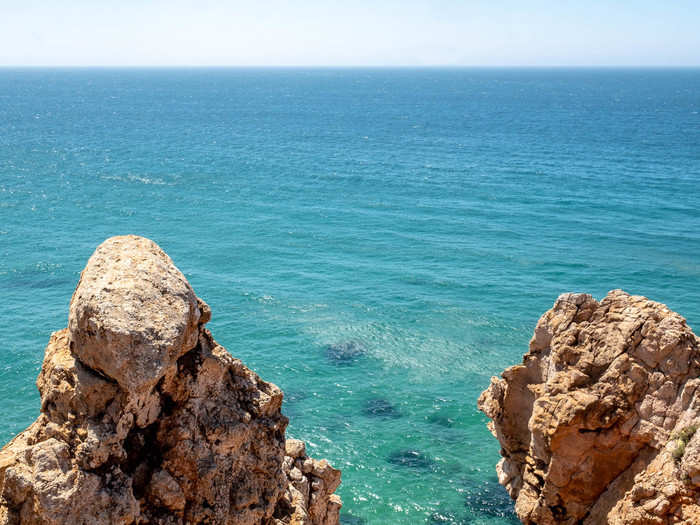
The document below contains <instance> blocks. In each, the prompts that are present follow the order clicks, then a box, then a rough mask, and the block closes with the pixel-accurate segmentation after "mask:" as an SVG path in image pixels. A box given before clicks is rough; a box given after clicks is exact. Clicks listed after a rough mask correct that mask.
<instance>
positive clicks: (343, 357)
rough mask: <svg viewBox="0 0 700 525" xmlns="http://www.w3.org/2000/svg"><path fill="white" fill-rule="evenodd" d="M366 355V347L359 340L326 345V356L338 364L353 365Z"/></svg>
mask: <svg viewBox="0 0 700 525" xmlns="http://www.w3.org/2000/svg"><path fill="white" fill-rule="evenodd" d="M364 355H365V349H364V347H363V346H362V345H361V344H360V343H358V342H357V341H345V342H343V343H335V344H332V345H328V346H326V357H327V358H328V359H329V360H330V361H332V362H334V363H335V364H337V365H351V364H352V363H354V362H355V361H357V360H358V359H360V358H361V357H362V356H364Z"/></svg>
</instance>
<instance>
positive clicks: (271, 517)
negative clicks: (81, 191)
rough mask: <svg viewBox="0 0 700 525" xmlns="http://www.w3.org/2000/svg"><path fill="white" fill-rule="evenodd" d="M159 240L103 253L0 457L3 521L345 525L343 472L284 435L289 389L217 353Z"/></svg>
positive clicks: (204, 313) (123, 242)
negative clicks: (31, 414) (20, 426)
mask: <svg viewBox="0 0 700 525" xmlns="http://www.w3.org/2000/svg"><path fill="white" fill-rule="evenodd" d="M210 318H211V311H210V310H209V307H208V306H207V305H206V303H204V302H203V301H202V300H201V299H199V298H197V296H196V295H195V293H194V291H193V290H192V288H191V286H190V285H189V283H188V282H187V280H186V279H185V277H184V276H183V275H182V273H181V272H180V271H179V270H178V269H177V268H176V267H175V266H174V264H173V263H172V261H171V260H170V258H169V257H168V256H167V255H166V254H165V253H164V252H163V251H162V250H161V249H160V248H159V247H158V246H157V245H156V244H155V243H153V242H152V241H150V240H148V239H144V238H142V237H136V236H124V237H113V238H111V239H108V240H107V241H105V242H104V243H103V244H101V245H100V246H99V247H98V248H97V250H96V252H95V254H93V256H92V257H91V258H90V260H89V261H88V264H87V266H86V268H85V270H83V273H82V274H81V279H80V282H79V284H78V287H77V288H76V291H75V293H74V294H73V297H72V299H71V305H70V312H69V322H68V328H67V329H64V330H61V331H58V332H55V333H54V334H53V335H52V336H51V339H50V341H49V344H48V346H47V348H46V352H45V357H44V363H43V365H42V369H41V372H40V374H39V377H38V379H37V386H38V388H39V392H40V394H41V412H40V414H39V417H38V418H37V420H36V421H35V422H34V423H33V424H32V425H31V426H30V427H29V428H27V429H26V430H25V431H23V432H22V433H20V434H19V435H18V436H16V437H15V438H14V439H13V440H12V441H11V442H10V443H8V444H7V445H6V446H5V447H4V448H3V449H2V451H0V524H2V525H10V524H13V525H14V524H40V523H41V524H65V525H68V524H70V525H80V524H85V525H87V524H100V523H103V524H124V525H127V524H145V523H152V524H163V525H165V524H200V523H201V524H231V525H233V524H241V525H243V524H245V525H253V524H255V525H258V524H259V525H291V524H294V525H337V524H338V521H339V517H338V516H339V510H340V506H341V502H340V499H339V498H338V496H336V495H335V494H334V491H335V489H336V488H337V487H338V485H339V483H340V472H339V471H337V470H335V469H333V468H332V467H331V466H330V465H328V463H327V462H326V461H325V460H322V461H317V460H313V459H311V458H308V457H307V456H306V453H305V449H304V446H303V442H299V441H297V440H286V439H285V429H286V426H287V419H286V418H285V417H284V416H283V415H282V413H281V405H282V397H283V394H282V391H281V390H280V389H279V388H277V387H276V386H275V385H273V384H272V383H268V382H265V381H263V380H262V379H260V377H258V376H257V375H256V374H255V373H254V372H252V371H251V370H249V369H248V368H246V367H245V366H244V365H243V363H241V361H239V360H238V359H235V358H234V357H232V356H231V355H230V354H229V353H228V352H227V351H226V350H225V349H224V348H223V347H221V346H220V345H218V344H217V343H216V341H215V340H214V338H213V337H212V335H211V333H210V332H209V330H207V329H206V328H205V324H206V323H207V322H208V321H209V319H210Z"/></svg>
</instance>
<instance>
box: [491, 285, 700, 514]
mask: <svg viewBox="0 0 700 525" xmlns="http://www.w3.org/2000/svg"><path fill="white" fill-rule="evenodd" d="M478 405H479V408H480V409H481V410H482V411H483V412H484V413H485V414H486V415H487V416H488V417H489V418H491V420H492V421H491V422H489V428H490V429H491V431H492V433H493V434H494V435H495V436H496V438H497V439H498V440H499V442H500V444H501V454H502V456H503V458H502V459H501V461H500V462H499V463H498V465H497V473H498V479H499V482H500V483H501V484H502V485H504V486H505V487H506V489H507V490H508V492H509V494H510V495H511V497H512V498H513V499H515V510H516V512H517V514H518V516H519V518H520V519H521V520H522V521H523V523H526V524H538V525H550V524H571V525H573V524H585V525H594V524H606V523H607V524H619V525H622V524H624V525H633V524H635V525H642V524H645V525H646V524H658V525H662V524H671V523H684V524H688V525H690V524H698V523H700V431H698V432H696V430H697V429H698V423H700V417H699V416H700V340H699V339H698V338H697V337H696V336H695V334H693V332H692V331H691V330H690V328H689V327H688V326H687V324H686V321H685V319H683V318H682V317H681V316H680V315H678V314H676V313H674V312H672V311H670V310H669V309H668V308H667V307H666V306H665V305H663V304H660V303H656V302H653V301H650V300H648V299H646V298H644V297H640V296H631V295H628V294H626V293H625V292H622V291H620V290H615V291H612V292H610V293H609V294H608V295H607V296H606V297H605V298H604V299H603V300H602V301H600V302H597V301H595V300H594V299H593V298H592V297H591V296H590V295H585V294H564V295H562V296H561V297H559V299H558V300H557V301H556V303H555V304H554V307H553V308H552V309H551V310H549V311H548V312H546V313H545V314H544V315H543V316H542V317H541V318H540V320H539V322H538V323H537V327H536V329H535V334H534V336H533V338H532V340H531V341H530V348H529V352H528V353H527V354H526V355H525V357H524V359H523V363H522V364H520V365H516V366H512V367H510V368H508V369H507V370H505V371H504V372H503V374H502V377H501V378H493V379H492V380H491V385H490V386H489V388H488V389H487V390H486V391H484V392H483V393H482V395H481V397H480V398H479V402H478Z"/></svg>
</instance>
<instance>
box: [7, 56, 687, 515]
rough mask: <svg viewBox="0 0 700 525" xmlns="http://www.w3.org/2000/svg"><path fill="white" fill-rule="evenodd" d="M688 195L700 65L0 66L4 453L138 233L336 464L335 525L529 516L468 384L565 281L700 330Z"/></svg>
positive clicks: (476, 381) (511, 344) (511, 355)
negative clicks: (501, 471) (93, 279)
mask: <svg viewBox="0 0 700 525" xmlns="http://www.w3.org/2000/svg"><path fill="white" fill-rule="evenodd" d="M699 184H700V69H438V68H436V69H400V68H399V69H0V297H1V298H2V304H4V310H3V311H4V312H5V313H4V314H3V316H2V317H3V319H2V323H1V324H0V339H1V340H2V342H3V343H2V346H1V347H0V403H1V405H2V412H1V413H2V418H0V441H1V442H2V443H5V442H7V441H9V440H10V439H11V438H12V437H13V436H14V435H15V434H16V433H18V432H20V431H21V430H22V429H24V428H25V427H26V426H27V425H28V424H30V423H31V422H32V421H33V420H34V419H35V417H36V416H37V414H38V411H39V397H38V393H37V390H36V387H35V384H34V381H35V379H36V376H37V374H38V372H39V370H40V366H41V361H42V357H43V352H44V347H45V345H46V343H47V342H48V338H49V335H50V333H51V332H52V331H55V330H59V329H61V328H63V327H64V326H66V324H67V312H68V303H69V301H70V297H71V294H72V292H73V289H74V288H75V286H76V284H77V281H78V276H79V273H80V271H81V269H82V268H83V267H84V265H85V263H86V261H87V258H88V257H89V256H90V254H91V253H92V252H93V250H94V249H95V247H96V246H97V245H98V244H99V243H100V242H102V241H103V240H104V239H105V238H107V237H109V236H112V235H117V234H127V233H134V234H139V235H143V236H146V237H149V238H151V239H153V240H154V241H156V242H157V243H158V244H159V245H160V246H161V247H162V248H163V249H164V250H165V251H166V252H167V253H168V254H169V255H170V256H171V257H172V258H173V260H174V262H175V264H176V265H177V266H178V267H179V268H180V269H181V270H182V271H183V272H184V274H185V275H186V277H187V278H188V279H189V281H190V283H191V284H192V286H193V287H194V289H195V291H196V292H197V294H198V295H199V296H200V297H202V298H203V299H204V300H205V301H207V302H208V303H209V305H210V306H211V308H212V311H213V317H212V320H211V322H210V324H209V327H210V329H211V330H212V332H213V334H214V336H215V337H216V339H217V340H218V341H219V343H221V344H222V345H224V346H225V347H226V348H227V349H228V350H229V351H230V352H231V353H232V354H233V355H234V356H236V357H239V358H240V359H242V360H243V361H244V362H245V363H246V364H247V365H248V366H249V367H251V368H252V369H254V370H255V371H256V372H258V373H259V374H260V375H261V376H262V377H263V378H264V379H266V380H268V381H272V382H274V383H276V384H277V385H278V386H280V387H281V388H282V389H283V390H284V392H285V402H284V406H283V411H284V413H285V414H286V415H288V416H289V417H290V425H289V428H288V432H287V433H288V435H289V436H293V437H297V438H301V439H304V440H306V441H307V443H308V450H309V452H310V453H311V454H312V455H313V456H315V457H317V458H322V457H325V458H327V459H329V461H330V462H331V463H332V464H333V465H334V466H336V467H337V468H340V469H342V471H343V483H342V485H341V488H340V489H339V493H340V495H341V496H342V498H343V501H344V507H343V512H342V523H343V524H345V525H361V524H371V525H384V524H398V525H402V524H406V525H408V524H424V523H425V524H465V523H470V524H494V525H506V524H513V523H517V520H516V518H515V515H514V513H513V510H512V505H511V503H510V500H509V498H508V496H507V494H506V493H505V491H504V489H502V488H501V487H500V486H499V485H498V483H497V480H496V475H495V470H494V466H495V464H496V462H497V461H498V459H499V446H498V443H497V441H496V440H495V439H494V438H492V437H491V435H490V434H489V432H488V430H487V428H486V418H485V416H483V415H482V414H481V413H479V412H478V411H477V409H476V399H477V397H478V395H479V393H480V392H481V391H482V390H484V389H485V388H486V387H487V385H488V383H489V379H490V377H491V376H492V375H496V374H498V373H500V372H501V371H502V370H503V369H504V368H505V367H507V366H510V365H512V364H516V363H518V362H520V360H521V357H522V354H523V353H525V352H526V351H527V347H528V341H529V339H530V337H531V334H532V331H533V329H534V326H535V323H536V322H537V319H538V318H539V316H540V315H541V314H542V313H543V312H545V311H546V310H547V309H549V308H550V307H551V306H552V304H553V302H554V300H555V299H556V298H557V296H558V295H559V294H561V293H564V292H569V291H576V292H588V293H591V294H592V295H593V296H594V297H596V298H602V297H603V296H604V295H605V294H606V293H607V291H608V290H611V289H614V288H622V289H624V290H626V291H628V292H630V293H634V294H641V295H646V296H648V297H649V298H652V299H654V300H657V301H660V302H663V303H666V304H667V305H668V306H669V307H670V308H672V309H674V310H676V311H678V312H679V313H680V314H681V315H683V316H685V317H686V318H687V319H688V322H689V324H690V325H691V327H693V326H694V327H696V328H700V285H699V283H700V279H699V278H700V192H699V191H698V185H699Z"/></svg>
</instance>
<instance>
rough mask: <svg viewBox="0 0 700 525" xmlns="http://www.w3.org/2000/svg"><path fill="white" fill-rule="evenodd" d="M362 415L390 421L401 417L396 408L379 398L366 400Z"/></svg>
mask: <svg viewBox="0 0 700 525" xmlns="http://www.w3.org/2000/svg"><path fill="white" fill-rule="evenodd" d="M364 413H365V415H368V416H371V417H384V418H390V419H396V418H397V417H401V414H400V413H399V411H398V410H397V409H396V407H395V406H394V405H392V404H391V403H390V402H389V401H387V400H386V399H382V398H381V397H377V398H374V399H370V400H368V401H367V404H366V405H365V410H364Z"/></svg>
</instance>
